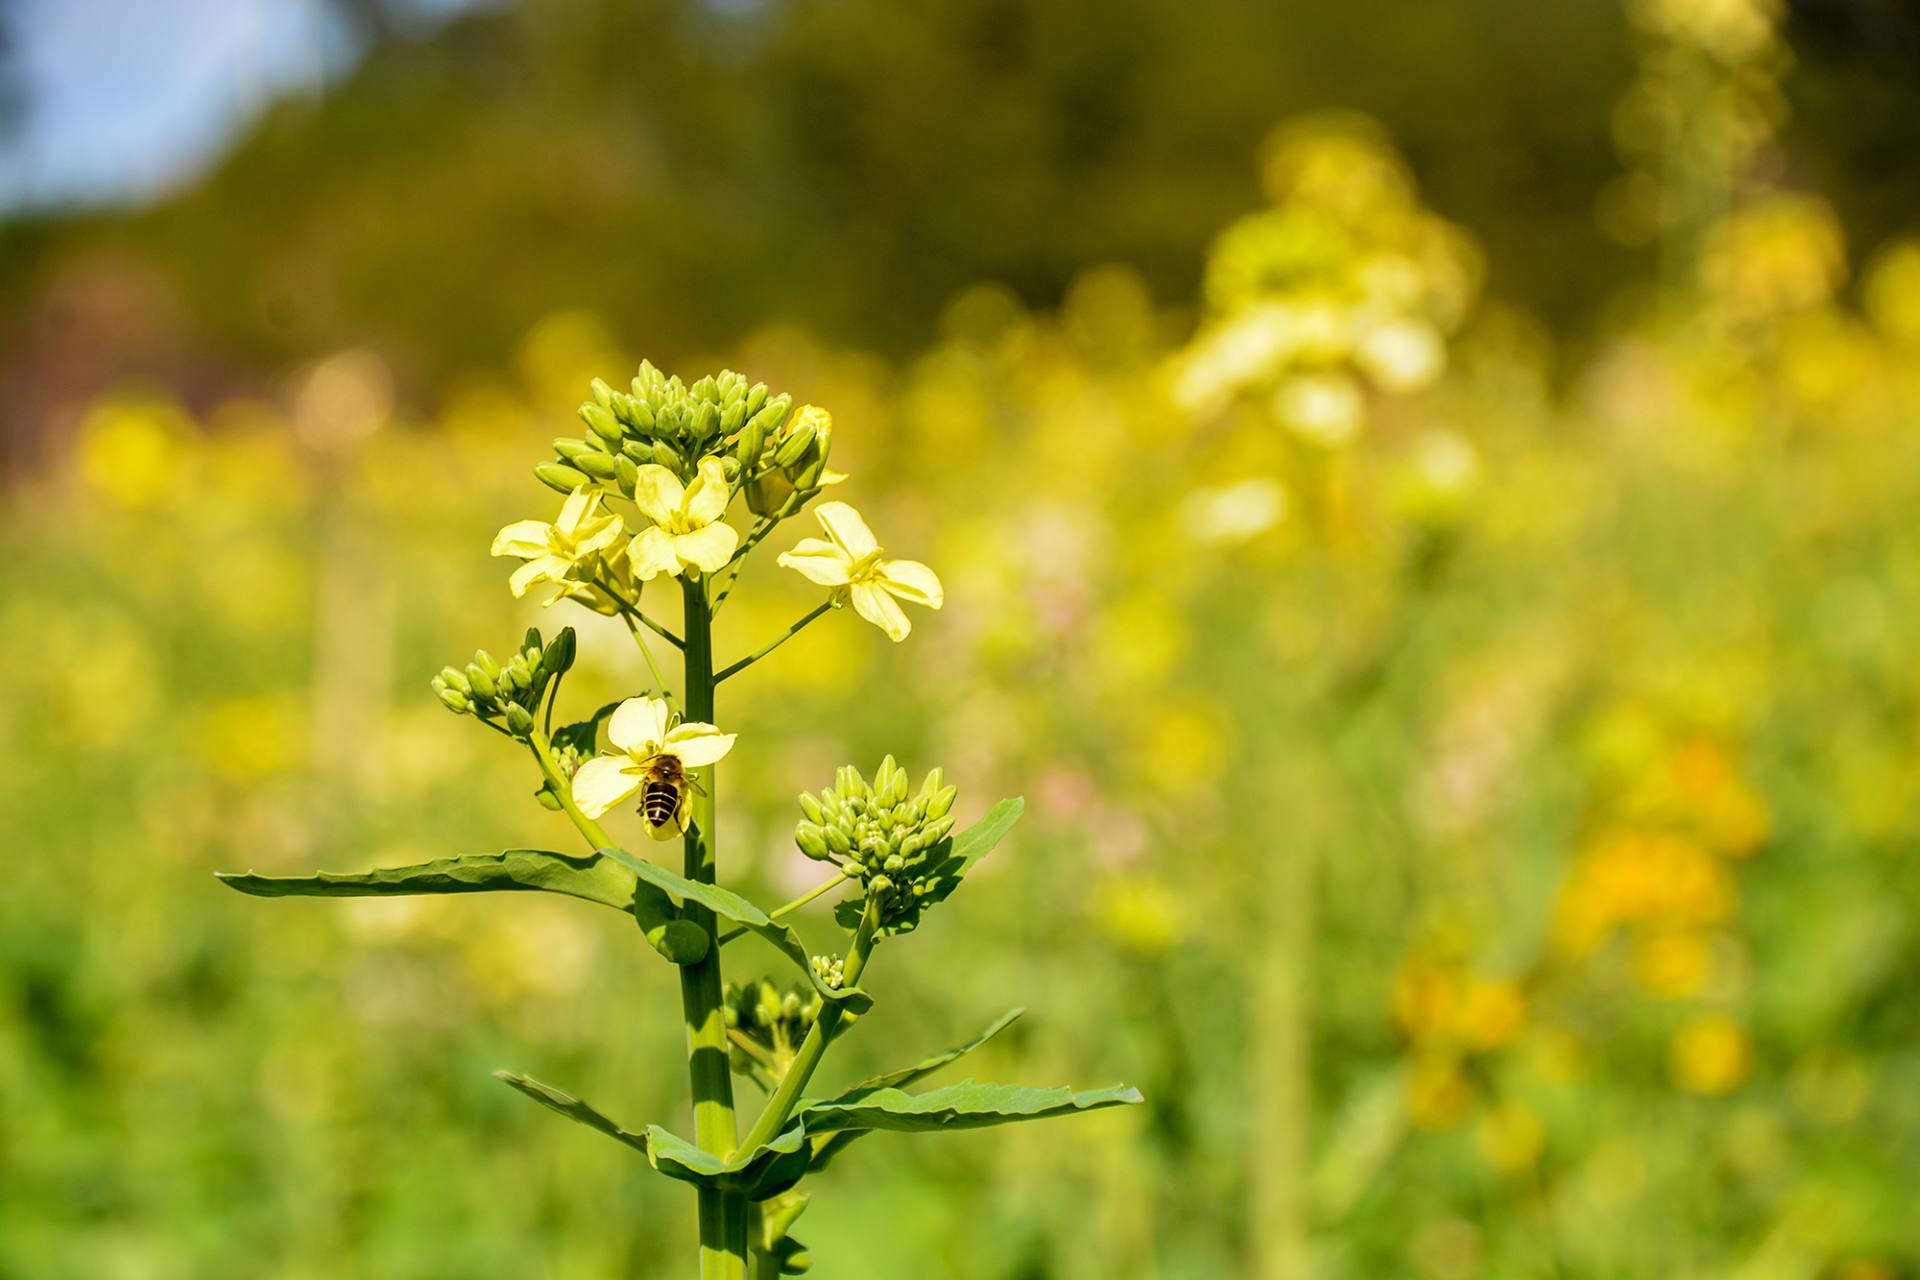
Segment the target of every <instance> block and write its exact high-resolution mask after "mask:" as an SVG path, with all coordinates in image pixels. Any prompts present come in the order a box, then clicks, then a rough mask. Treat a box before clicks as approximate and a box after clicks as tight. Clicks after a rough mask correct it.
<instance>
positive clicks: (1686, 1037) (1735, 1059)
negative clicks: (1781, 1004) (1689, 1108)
mask: <svg viewBox="0 0 1920 1280" xmlns="http://www.w3.org/2000/svg"><path fill="white" fill-rule="evenodd" d="M1668 1066H1669V1068H1670V1070H1671V1071H1672V1073H1673V1079H1674V1083H1676V1084H1678V1085H1679V1086H1680V1087H1681V1088H1682V1089H1685V1090H1686V1091H1687V1092H1688V1093H1700V1094H1708V1095H1717V1094H1723V1093H1731V1092H1732V1091H1733V1090H1735V1089H1737V1088H1739V1086H1740V1084H1741V1082H1742V1081H1744V1080H1745V1079H1746V1078H1747V1075H1748V1074H1749V1073H1750V1072H1751V1071H1752V1070H1753V1042H1752V1041H1751V1040H1750V1039H1748V1037H1747V1033H1746V1030H1745V1029H1744V1028H1743V1027H1741V1025H1740V1024H1739V1023H1737V1022H1735V1021H1734V1020H1733V1019H1731V1018H1729V1017H1726V1016H1725V1015H1723V1014H1709V1015H1707V1016H1705V1017H1701V1018H1696V1019H1694V1020H1693V1021H1691V1022H1689V1023H1687V1024H1686V1025H1685V1026H1683V1027H1681V1028H1680V1030H1679V1031H1678V1032H1676V1033H1675V1034H1674V1037H1673V1044H1672V1047H1671V1050H1670V1054H1669V1059H1668Z"/></svg>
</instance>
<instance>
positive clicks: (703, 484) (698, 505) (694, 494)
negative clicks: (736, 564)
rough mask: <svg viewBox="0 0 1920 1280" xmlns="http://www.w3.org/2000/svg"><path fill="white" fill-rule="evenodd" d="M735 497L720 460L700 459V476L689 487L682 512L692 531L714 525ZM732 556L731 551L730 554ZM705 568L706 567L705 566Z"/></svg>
mask: <svg viewBox="0 0 1920 1280" xmlns="http://www.w3.org/2000/svg"><path fill="white" fill-rule="evenodd" d="M731 497H733V494H732V492H731V491H730V490H729V489H728V488H727V473H726V469H725V468H724V467H722V466H721V465H720V459H718V458H702V459H700V474H698V475H696V476H695V477H694V478H693V483H692V484H690V485H688V486H687V492H686V496H685V497H684V498H683V499H681V510H682V513H683V514H684V515H685V517H686V522H687V526H688V527H689V528H690V529H698V528H699V527H700V526H701V525H707V524H712V523H713V522H714V521H715V520H718V519H719V518H720V517H721V516H723V515H725V514H726V513H727V500H728V499H730V498H731ZM728 554H729V555H731V554H732V552H731V550H729V552H728ZM703 567H704V566H703Z"/></svg>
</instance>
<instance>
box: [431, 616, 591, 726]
mask: <svg viewBox="0 0 1920 1280" xmlns="http://www.w3.org/2000/svg"><path fill="white" fill-rule="evenodd" d="M573 655H574V636H573V628H572V627H567V628H565V629H564V630H562V631H561V632H560V634H559V635H557V636H555V637H554V638H553V641H552V643H546V642H543V641H542V639H541V637H540V631H539V628H537V627H536V628H532V629H530V630H529V631H528V632H527V637H526V640H525V641H524V642H522V644H521V646H520V649H519V651H518V652H516V653H514V654H513V656H511V657H510V658H508V659H507V660H506V661H505V662H500V661H498V660H497V659H495V658H494V656H493V655H492V654H491V653H488V652H487V651H486V650H485V649H481V650H479V651H478V652H476V653H475V654H474V655H473V661H471V662H469V663H467V665H466V666H465V667H464V668H460V667H445V668H443V669H442V670H441V672H440V674H439V675H437V676H435V677H434V678H433V681H432V684H433V692H434V694H435V695H436V696H437V697H438V698H439V699H440V701H441V702H442V703H443V704H445V706H446V707H447V709H448V710H450V711H452V712H454V713H455V714H456V715H463V716H467V715H470V716H475V717H477V718H478V719H479V720H481V721H482V722H483V723H485V724H490V725H492V726H494V727H495V728H504V729H505V731H506V732H507V733H509V734H512V735H513V736H514V737H516V738H524V737H526V736H527V735H528V734H530V733H532V732H533V713H534V711H535V710H536V709H537V708H538V707H539V705H540V700H541V699H542V698H543V697H545V696H546V692H547V688H548V686H549V685H550V684H551V683H552V682H554V681H556V680H558V679H559V678H560V677H561V676H564V675H565V674H566V673H567V671H568V669H569V668H571V667H572V666H573Z"/></svg>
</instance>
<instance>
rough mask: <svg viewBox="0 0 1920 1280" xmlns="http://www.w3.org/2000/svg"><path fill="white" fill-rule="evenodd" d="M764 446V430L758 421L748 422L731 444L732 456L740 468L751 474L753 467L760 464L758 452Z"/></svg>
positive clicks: (759, 452) (765, 436)
mask: <svg viewBox="0 0 1920 1280" xmlns="http://www.w3.org/2000/svg"><path fill="white" fill-rule="evenodd" d="M766 447H767V433H766V430H765V429H764V428H763V427H761V426H760V425H759V424H758V423H751V422H750V423H748V424H747V428H746V430H744V431H742V432H741V433H740V438H739V439H738V440H736V441H735V442H734V446H733V456H734V458H735V460H737V461H738V462H739V463H740V470H741V471H742V472H743V473H745V474H747V475H752V474H753V471H754V468H755V467H758V466H759V465H760V454H761V451H762V450H764V449H765V448H766Z"/></svg>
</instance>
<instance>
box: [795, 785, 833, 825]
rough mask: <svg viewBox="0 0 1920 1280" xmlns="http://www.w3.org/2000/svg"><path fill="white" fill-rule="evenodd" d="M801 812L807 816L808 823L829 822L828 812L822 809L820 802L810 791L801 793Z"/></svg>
mask: <svg viewBox="0 0 1920 1280" xmlns="http://www.w3.org/2000/svg"><path fill="white" fill-rule="evenodd" d="M800 812H802V813H804V814H806V815H807V821H808V822H814V823H820V822H825V821H826V820H827V817H826V811H825V810H824V809H822V808H821V807H820V801H819V800H818V799H817V798H815V797H814V795H813V793H812V792H810V791H802V792H801V793H800Z"/></svg>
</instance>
